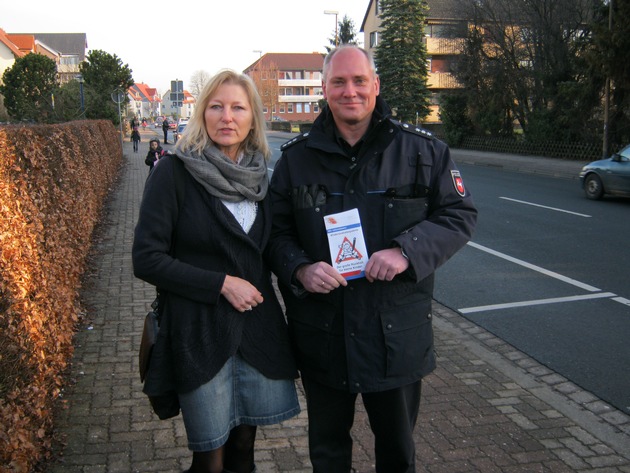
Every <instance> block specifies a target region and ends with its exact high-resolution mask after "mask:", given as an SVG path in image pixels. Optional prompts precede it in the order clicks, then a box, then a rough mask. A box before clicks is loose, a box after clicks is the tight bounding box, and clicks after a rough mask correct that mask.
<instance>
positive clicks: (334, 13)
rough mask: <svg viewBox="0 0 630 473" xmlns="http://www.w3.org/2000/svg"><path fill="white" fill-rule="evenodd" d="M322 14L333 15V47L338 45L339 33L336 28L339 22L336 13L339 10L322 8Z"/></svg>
mask: <svg viewBox="0 0 630 473" xmlns="http://www.w3.org/2000/svg"><path fill="white" fill-rule="evenodd" d="M324 15H335V48H336V47H337V46H339V33H338V30H337V28H338V27H339V23H337V15H339V12H338V11H336V10H324Z"/></svg>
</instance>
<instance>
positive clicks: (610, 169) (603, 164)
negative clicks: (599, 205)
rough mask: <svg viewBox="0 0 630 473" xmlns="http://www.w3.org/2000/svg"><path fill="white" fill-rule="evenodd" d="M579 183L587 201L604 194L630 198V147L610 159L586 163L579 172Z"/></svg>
mask: <svg viewBox="0 0 630 473" xmlns="http://www.w3.org/2000/svg"><path fill="white" fill-rule="evenodd" d="M580 182H581V183H582V188H583V189H584V193H585V194H586V197H587V198H588V199H593V200H597V199H601V198H602V197H603V196H604V195H606V194H608V195H616V196H624V197H630V145H628V146H626V147H625V148H623V149H622V150H621V151H619V152H618V153H615V154H613V155H612V156H611V157H610V158H606V159H601V160H599V161H593V162H592V163H588V164H587V165H586V166H584V167H583V168H582V170H581V171H580Z"/></svg>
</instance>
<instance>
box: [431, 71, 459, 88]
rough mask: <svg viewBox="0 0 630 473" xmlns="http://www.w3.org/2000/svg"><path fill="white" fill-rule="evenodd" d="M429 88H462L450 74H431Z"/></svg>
mask: <svg viewBox="0 0 630 473" xmlns="http://www.w3.org/2000/svg"><path fill="white" fill-rule="evenodd" d="M427 86H428V87H429V89H461V87H462V86H461V84H460V83H459V82H457V80H456V79H455V77H454V76H453V74H451V73H450V72H429V77H428V78H427Z"/></svg>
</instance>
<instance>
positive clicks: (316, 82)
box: [278, 79, 322, 87]
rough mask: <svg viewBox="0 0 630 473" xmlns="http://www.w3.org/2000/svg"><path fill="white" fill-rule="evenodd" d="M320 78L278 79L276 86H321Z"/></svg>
mask: <svg viewBox="0 0 630 473" xmlns="http://www.w3.org/2000/svg"><path fill="white" fill-rule="evenodd" d="M321 86H322V81H321V79H279V80H278V87H321Z"/></svg>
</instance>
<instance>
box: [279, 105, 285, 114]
mask: <svg viewBox="0 0 630 473" xmlns="http://www.w3.org/2000/svg"><path fill="white" fill-rule="evenodd" d="M285 112H286V109H285V108H284V104H280V113H285Z"/></svg>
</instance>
